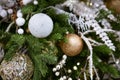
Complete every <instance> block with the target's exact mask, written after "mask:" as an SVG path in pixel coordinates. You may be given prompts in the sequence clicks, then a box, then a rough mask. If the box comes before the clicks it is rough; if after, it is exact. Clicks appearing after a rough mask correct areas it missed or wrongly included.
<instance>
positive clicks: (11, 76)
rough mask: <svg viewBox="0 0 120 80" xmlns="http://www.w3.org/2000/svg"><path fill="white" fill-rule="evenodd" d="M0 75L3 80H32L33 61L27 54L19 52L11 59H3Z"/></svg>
mask: <svg viewBox="0 0 120 80" xmlns="http://www.w3.org/2000/svg"><path fill="white" fill-rule="evenodd" d="M0 75H1V77H2V79H3V80H30V78H31V76H32V75H33V63H32V62H31V60H30V58H29V57H28V56H27V55H26V54H24V53H23V54H22V53H21V54H20V53H17V54H15V56H13V58H12V59H11V60H10V61H6V60H3V61H2V63H1V65H0Z"/></svg>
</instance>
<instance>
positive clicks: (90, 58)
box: [79, 33, 93, 80]
mask: <svg viewBox="0 0 120 80" xmlns="http://www.w3.org/2000/svg"><path fill="white" fill-rule="evenodd" d="M79 34H80V35H81V38H82V39H83V40H84V41H85V43H86V44H87V46H88V48H89V51H90V56H89V57H88V59H89V73H90V79H91V80H93V57H92V56H93V49H92V45H91V44H90V42H89V40H88V39H87V38H86V37H85V36H84V35H83V34H82V33H79Z"/></svg>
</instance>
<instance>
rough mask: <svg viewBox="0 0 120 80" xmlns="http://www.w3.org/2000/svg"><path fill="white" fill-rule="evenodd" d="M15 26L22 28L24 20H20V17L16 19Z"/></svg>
mask: <svg viewBox="0 0 120 80" xmlns="http://www.w3.org/2000/svg"><path fill="white" fill-rule="evenodd" d="M16 24H17V25H18V26H23V25H24V24H25V19H24V18H21V17H19V18H17V19H16Z"/></svg>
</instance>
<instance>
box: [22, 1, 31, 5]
mask: <svg viewBox="0 0 120 80" xmlns="http://www.w3.org/2000/svg"><path fill="white" fill-rule="evenodd" d="M22 2H23V5H27V4H28V3H30V2H32V0H22Z"/></svg>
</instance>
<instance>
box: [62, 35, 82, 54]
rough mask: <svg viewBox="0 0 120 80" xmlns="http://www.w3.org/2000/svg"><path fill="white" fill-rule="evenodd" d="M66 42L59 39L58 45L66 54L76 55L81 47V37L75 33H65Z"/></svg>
mask: <svg viewBox="0 0 120 80" xmlns="http://www.w3.org/2000/svg"><path fill="white" fill-rule="evenodd" d="M65 38H66V42H65V41H61V42H60V47H61V49H62V51H63V52H64V53H65V54H66V55H68V56H76V55H78V54H79V53H80V52H81V51H82V48H83V41H82V39H81V37H79V36H78V35H76V34H67V35H66V36H65Z"/></svg>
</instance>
